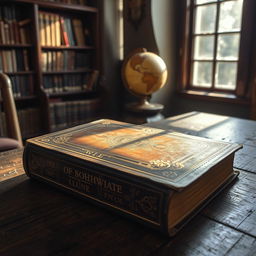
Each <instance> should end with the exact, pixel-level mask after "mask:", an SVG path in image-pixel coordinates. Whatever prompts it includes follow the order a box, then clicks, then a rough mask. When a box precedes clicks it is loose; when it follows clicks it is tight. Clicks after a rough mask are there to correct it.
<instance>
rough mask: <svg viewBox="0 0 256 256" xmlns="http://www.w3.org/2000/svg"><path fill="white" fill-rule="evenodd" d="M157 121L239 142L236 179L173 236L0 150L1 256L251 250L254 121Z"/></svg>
mask: <svg viewBox="0 0 256 256" xmlns="http://www.w3.org/2000/svg"><path fill="white" fill-rule="evenodd" d="M161 123H162V127H164V128H166V129H172V130H176V131H182V132H185V133H188V134H195V135H198V136H203V137H207V138H213V139H216V140H224V141H230V142H238V143H242V144H244V148H243V149H242V150H240V151H238V152H237V153H236V156H235V161H234V167H235V168H237V169H239V170H240V172H241V173H240V176H239V179H238V180H237V181H236V182H235V183H233V184H231V185H230V186H228V187H227V188H226V189H225V190H224V191H223V192H221V193H220V194H219V195H218V196H217V197H216V198H215V199H214V200H213V201H212V202H211V203H210V204H208V206H207V207H206V208H204V210H203V211H201V212H200V214H198V215H197V216H196V217H195V218H193V220H192V221H190V222H189V223H188V225H186V226H185V228H184V229H182V230H181V231H180V232H179V233H178V234H177V235H176V236H175V237H173V238H168V237H166V236H164V235H161V234H159V233H157V232H156V231H154V230H151V229H149V228H146V227H144V226H141V225H139V224H137V223H135V222H133V221H131V220H129V219H125V218H124V217H120V216H118V215H116V214H113V213H111V212H109V211H107V210H104V209H102V208H99V207H96V206H94V205H92V204H89V203H87V202H85V201H83V200H81V199H77V198H74V197H73V196H71V195H67V194H64V193H62V192H60V191H58V190H56V189H54V188H51V187H48V186H47V185H44V184H41V183H39V182H36V181H33V180H30V179H29V178H27V177H26V175H25V174H23V168H22V162H21V155H22V151H21V150H20V151H19V150H18V151H17V150H16V151H12V152H9V153H3V154H2V155H0V255H1V256H2V255H37V256H38V255H72V256H73V255H132V256H135V255H152V256H153V255H179V256H180V255H189V256H191V255H196V256H198V255H206V256H211V255H217V256H219V255H237V256H245V255H247V256H249V255H250V256H255V255H256V122H255V121H249V120H242V119H238V118H231V117H225V116H217V115H210V114H205V113H197V112H192V113H188V114H185V115H181V116H176V117H172V118H169V119H165V120H164V121H161ZM150 125H151V126H159V123H151V124H150Z"/></svg>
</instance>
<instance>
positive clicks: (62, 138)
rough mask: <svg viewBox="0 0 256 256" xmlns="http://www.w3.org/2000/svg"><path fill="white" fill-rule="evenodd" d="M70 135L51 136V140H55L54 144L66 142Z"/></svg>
mask: <svg viewBox="0 0 256 256" xmlns="http://www.w3.org/2000/svg"><path fill="white" fill-rule="evenodd" d="M71 137H72V134H70V135H69V136H65V135H63V136H58V137H55V138H53V140H52V141H53V142H55V143H56V144H65V143H66V142H68V141H69V140H70V138H71Z"/></svg>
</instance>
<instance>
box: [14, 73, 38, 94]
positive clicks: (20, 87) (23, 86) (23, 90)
mask: <svg viewBox="0 0 256 256" xmlns="http://www.w3.org/2000/svg"><path fill="white" fill-rule="evenodd" d="M9 77H10V80H11V83H12V91H13V96H14V97H15V98H16V97H24V96H31V95H33V94H34V86H33V76H31V75H15V76H13V75H10V76H9Z"/></svg>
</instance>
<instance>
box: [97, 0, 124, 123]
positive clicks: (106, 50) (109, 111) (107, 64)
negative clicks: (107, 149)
mask: <svg viewBox="0 0 256 256" xmlns="http://www.w3.org/2000/svg"><path fill="white" fill-rule="evenodd" d="M117 2H118V1H116V0H107V1H102V7H101V8H102V13H103V17H102V20H101V27H102V31H101V34H102V38H101V40H102V53H103V63H102V70H103V72H102V83H103V84H104V87H105V90H104V92H103V93H104V99H105V106H104V110H105V112H106V117H109V118H113V119H117V118H118V116H120V111H121V100H120V95H122V90H123V89H122V84H121V77H120V54H119V27H118V19H119V16H118V12H117V11H116V8H117Z"/></svg>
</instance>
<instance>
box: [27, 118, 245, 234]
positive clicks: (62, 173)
mask: <svg viewBox="0 0 256 256" xmlns="http://www.w3.org/2000/svg"><path fill="white" fill-rule="evenodd" d="M240 148H241V145H238V144H230V143H226V142H223V141H219V142H217V141H213V140H210V139H205V138H200V137H196V136H190V135H185V134H182V133H177V132H171V131H166V130H162V129H158V128H151V127H147V126H143V125H133V124H128V123H122V122H117V121H113V120H107V119H102V120H98V121H94V122H91V123H87V124H83V125H80V126H76V127H73V128H70V129H65V130H62V131H58V132H55V133H50V134H46V135H43V136H40V137H36V138H32V139H29V140H28V141H27V143H26V147H25V151H24V157H23V159H24V168H25V171H26V173H27V175H28V176H30V177H31V178H35V179H38V180H40V181H42V182H46V183H48V184H51V185H53V186H56V187H58V188H59V189H62V190H63V191H66V192H70V193H73V194H74V195H77V196H80V197H82V198H84V199H87V200H89V201H90V202H92V203H95V204H97V205H99V206H102V207H106V208H108V209H111V210H113V211H116V212H117V213H119V214H121V215H124V216H127V217H130V218H132V219H134V220H136V221H138V222H141V223H143V224H146V225H149V226H151V227H153V228H156V229H158V230H160V231H163V232H165V233H167V234H169V235H174V234H175V233H176V232H177V231H178V230H179V229H180V228H181V227H182V226H183V225H184V224H185V223H186V222H187V221H188V220H189V219H190V218H191V217H192V216H193V215H194V214H195V213H196V212H197V211H198V210H199V209H200V208H201V207H202V205H204V204H205V203H207V202H209V200H210V199H211V198H213V197H214V195H216V193H217V192H219V191H221V189H223V188H224V187H225V186H226V185H227V184H228V183H229V182H230V181H231V180H233V179H234V177H235V176H236V175H237V174H236V172H235V171H234V170H233V159H234V153H235V152H236V151H237V150H238V149H240Z"/></svg>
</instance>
